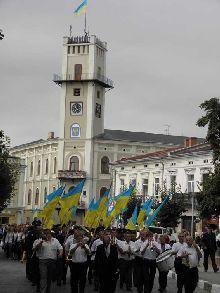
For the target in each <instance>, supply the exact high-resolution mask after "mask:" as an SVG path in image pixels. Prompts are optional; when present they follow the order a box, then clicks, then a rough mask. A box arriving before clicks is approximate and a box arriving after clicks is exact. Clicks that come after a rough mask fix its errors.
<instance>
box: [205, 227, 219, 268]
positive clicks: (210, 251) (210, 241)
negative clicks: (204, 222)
mask: <svg viewBox="0 0 220 293" xmlns="http://www.w3.org/2000/svg"><path fill="white" fill-rule="evenodd" d="M201 244H202V248H203V251H204V263H203V265H204V270H205V272H207V270H208V258H209V256H210V258H211V261H212V267H213V270H214V272H215V273H216V272H218V270H219V268H218V267H217V265H216V262H215V252H216V250H217V244H216V237H215V233H213V232H212V228H211V227H210V226H208V227H207V232H206V233H204V234H203V235H202V239H201Z"/></svg>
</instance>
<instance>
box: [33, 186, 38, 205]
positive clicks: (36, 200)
mask: <svg viewBox="0 0 220 293" xmlns="http://www.w3.org/2000/svg"><path fill="white" fill-rule="evenodd" d="M34 204H35V205H38V204H39V189H38V188H36V194H35V200H34Z"/></svg>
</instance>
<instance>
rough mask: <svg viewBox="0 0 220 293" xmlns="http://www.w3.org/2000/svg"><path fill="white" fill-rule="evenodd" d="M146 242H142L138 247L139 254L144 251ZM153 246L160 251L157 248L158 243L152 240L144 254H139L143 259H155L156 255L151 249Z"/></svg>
mask: <svg viewBox="0 0 220 293" xmlns="http://www.w3.org/2000/svg"><path fill="white" fill-rule="evenodd" d="M148 242H149V241H148V239H147V240H145V241H144V242H142V244H141V247H140V253H142V251H143V250H144V249H145V247H146V245H147V244H148ZM153 246H156V247H157V248H158V249H160V247H158V243H157V242H156V241H154V240H153V241H151V244H150V246H148V247H147V249H146V250H145V252H144V254H141V255H142V257H143V258H144V259H150V260H155V259H156V257H157V253H156V251H155V249H153Z"/></svg>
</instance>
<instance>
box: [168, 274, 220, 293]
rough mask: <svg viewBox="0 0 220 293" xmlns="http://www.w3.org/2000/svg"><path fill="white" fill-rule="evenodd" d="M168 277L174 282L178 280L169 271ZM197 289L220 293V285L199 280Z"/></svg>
mask: <svg viewBox="0 0 220 293" xmlns="http://www.w3.org/2000/svg"><path fill="white" fill-rule="evenodd" d="M168 277H169V278H171V279H174V280H176V279H177V275H176V273H175V272H173V271H169V273H168ZM197 287H198V288H200V289H202V290H205V291H207V292H210V293H219V292H220V285H219V284H212V283H210V282H208V281H204V280H199V282H198V286H197Z"/></svg>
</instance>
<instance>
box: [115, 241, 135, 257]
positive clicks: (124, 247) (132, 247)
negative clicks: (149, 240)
mask: <svg viewBox="0 0 220 293" xmlns="http://www.w3.org/2000/svg"><path fill="white" fill-rule="evenodd" d="M118 246H119V247H120V248H121V249H122V250H123V252H125V254H121V253H120V251H119V250H118V258H121V259H124V260H132V259H134V252H135V244H134V242H133V241H129V243H128V242H127V241H120V242H119V243H118ZM129 247H130V251H131V254H128V253H127V252H128V251H129Z"/></svg>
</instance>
